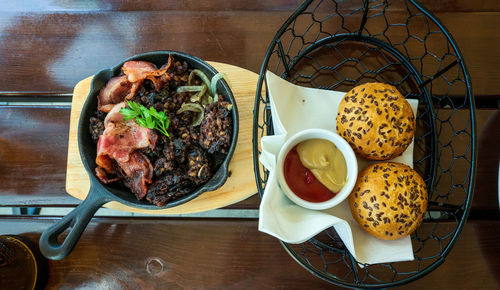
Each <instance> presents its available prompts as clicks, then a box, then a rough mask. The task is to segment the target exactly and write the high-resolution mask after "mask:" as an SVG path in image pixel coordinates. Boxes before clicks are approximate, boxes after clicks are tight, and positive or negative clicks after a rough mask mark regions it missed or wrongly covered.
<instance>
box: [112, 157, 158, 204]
mask: <svg viewBox="0 0 500 290" xmlns="http://www.w3.org/2000/svg"><path fill="white" fill-rule="evenodd" d="M117 164H118V166H120V168H121V169H122V170H123V173H124V174H125V176H126V178H125V182H126V184H127V185H128V187H129V188H130V189H131V190H132V192H133V193H134V194H135V196H136V197H137V199H139V200H141V199H143V198H144V197H145V196H146V193H147V192H148V184H149V183H151V181H152V179H153V165H152V164H151V162H150V161H149V159H148V158H147V157H146V156H144V154H142V153H141V152H139V151H134V152H132V153H130V156H129V160H128V161H127V162H120V161H118V162H117Z"/></svg>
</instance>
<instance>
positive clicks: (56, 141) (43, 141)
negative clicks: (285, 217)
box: [0, 106, 260, 209]
mask: <svg viewBox="0 0 500 290" xmlns="http://www.w3.org/2000/svg"><path fill="white" fill-rule="evenodd" d="M69 113H70V109H69V108H67V107H66V108H55V107H25V106H21V107H5V106H0V132H1V135H0V184H1V186H0V205H2V206H32V207H36V206H75V205H77V204H79V203H80V201H79V200H78V199H76V198H74V197H72V196H70V195H68V194H67V193H66V191H65V184H66V160H67V152H68V132H69ZM259 201H260V200H259V198H258V197H257V196H254V197H250V198H248V199H245V200H243V201H241V202H239V203H238V204H235V205H231V206H228V207H226V208H228V209H256V208H258V204H259Z"/></svg>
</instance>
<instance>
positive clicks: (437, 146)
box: [253, 0, 476, 287]
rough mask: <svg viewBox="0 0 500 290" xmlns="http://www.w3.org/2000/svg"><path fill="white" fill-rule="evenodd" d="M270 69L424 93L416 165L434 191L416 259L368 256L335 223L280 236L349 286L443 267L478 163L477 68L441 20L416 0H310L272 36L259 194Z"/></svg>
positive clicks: (385, 282) (336, 83)
mask: <svg viewBox="0 0 500 290" xmlns="http://www.w3.org/2000/svg"><path fill="white" fill-rule="evenodd" d="M392 2H394V3H392ZM267 70H269V71H272V72H274V73H275V74H277V75H279V76H281V77H282V78H283V79H286V80H288V81H290V82H292V83H294V84H298V85H301V86H306V87H314V88H321V89H328V90H337V91H345V92H347V91H349V90H350V89H351V88H352V87H354V86H356V85H358V84H362V83H366V82H373V81H378V82H384V83H390V84H392V85H394V86H396V88H398V90H399V91H400V92H401V93H402V94H403V95H404V96H405V97H407V98H414V99H418V100H419V107H418V112H417V130H416V133H415V141H414V142H415V147H414V168H415V169H416V170H417V171H418V172H419V173H420V175H421V176H422V177H423V178H424V180H425V182H426V185H427V189H428V192H429V206H428V212H427V215H426V217H425V220H424V222H423V224H422V225H421V226H420V227H419V228H418V229H417V231H416V232H414V233H413V234H412V235H411V239H412V245H413V251H414V255H415V260H414V261H409V262H397V263H387V264H373V265H370V264H363V265H360V264H359V263H358V262H357V261H355V260H354V258H353V257H352V256H351V255H350V253H349V251H348V250H347V249H346V247H345V246H344V244H343V243H342V241H341V240H340V238H339V237H338V235H337V233H336V232H335V230H334V229H333V228H330V229H328V230H325V231H323V232H322V233H320V234H318V235H316V236H315V237H314V238H312V239H310V240H309V241H307V242H304V243H302V244H296V245H295V244H287V243H284V242H281V243H282V245H283V247H284V248H285V249H286V251H287V252H288V253H289V254H290V255H291V256H292V257H293V258H294V259H295V260H296V261H297V262H298V263H299V264H301V265H302V266H303V267H305V268H306V269H307V270H309V271H310V272H311V273H313V274H314V275H316V276H318V277H320V278H322V279H324V280H326V281H329V282H331V283H334V284H337V285H342V286H347V287H390V286H396V285H401V284H404V283H408V282H410V281H412V280H415V279H418V278H420V277H422V276H424V275H425V274H427V273H429V272H431V271H432V270H433V269H435V268H437V267H438V266H439V265H440V264H441V263H442V262H443V261H444V258H445V257H446V255H447V254H448V253H449V252H450V250H451V248H452V247H453V245H454V243H455V241H456V239H457V237H458V235H459V234H460V231H461V229H462V228H463V226H464V224H465V221H466V219H467V215H468V212H469V208H470V204H471V200H472V188H473V184H474V172H475V163H476V161H475V154H476V151H475V150H476V149H475V142H476V141H475V138H476V137H475V135H476V134H475V116H474V114H475V113H474V97H473V95H472V89H471V85H470V81H469V76H468V73H467V69H466V67H465V64H464V61H463V58H462V55H461V54H460V52H459V50H458V48H457V45H456V44H455V42H454V40H453V39H452V37H451V35H450V34H449V32H448V31H447V30H446V29H445V28H444V27H443V25H442V24H441V23H440V22H439V21H438V20H437V19H436V17H434V16H433V15H432V14H431V13H430V12H429V11H427V10H426V9H425V8H424V7H422V5H421V4H420V3H418V2H416V1H413V0H407V1H403V0H401V1H384V0H370V1H368V0H365V1H363V0H357V1H355V0H353V1H341V0H338V1H326V0H324V1H318V0H308V1H306V2H304V3H303V4H302V5H301V6H300V7H299V8H298V9H297V10H296V11H295V12H294V13H293V14H292V15H291V16H290V18H289V19H288V20H287V21H286V22H285V23H284V24H283V26H282V27H281V28H280V30H279V31H278V32H277V34H276V36H275V37H274V39H273V40H272V42H271V45H270V46H269V49H268V51H267V54H266V56H265V59H264V62H263V64H262V68H261V71H260V77H259V82H258V84H257V94H256V101H255V108H254V131H253V150H254V166H255V176H256V181H257V188H258V191H259V194H260V195H261V196H262V194H263V192H264V188H265V185H266V182H267V178H268V172H267V171H266V169H265V168H264V167H262V165H261V164H260V163H259V161H258V157H259V154H260V151H259V143H260V138H261V137H262V136H264V135H273V129H272V126H271V124H272V119H271V112H270V105H269V98H268V96H267V95H266V94H265V93H263V91H264V90H263V89H264V78H265V73H266V71H267Z"/></svg>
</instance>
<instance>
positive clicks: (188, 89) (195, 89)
mask: <svg viewBox="0 0 500 290" xmlns="http://www.w3.org/2000/svg"><path fill="white" fill-rule="evenodd" d="M202 89H203V86H182V87H178V88H177V93H184V92H199V91H201V90H202Z"/></svg>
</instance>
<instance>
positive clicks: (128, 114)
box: [120, 108, 139, 121]
mask: <svg viewBox="0 0 500 290" xmlns="http://www.w3.org/2000/svg"><path fill="white" fill-rule="evenodd" d="M120 113H122V115H123V119H125V121H128V120H131V119H133V118H135V117H137V116H138V115H139V114H137V113H136V112H135V111H133V110H131V109H128V108H121V109H120Z"/></svg>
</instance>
